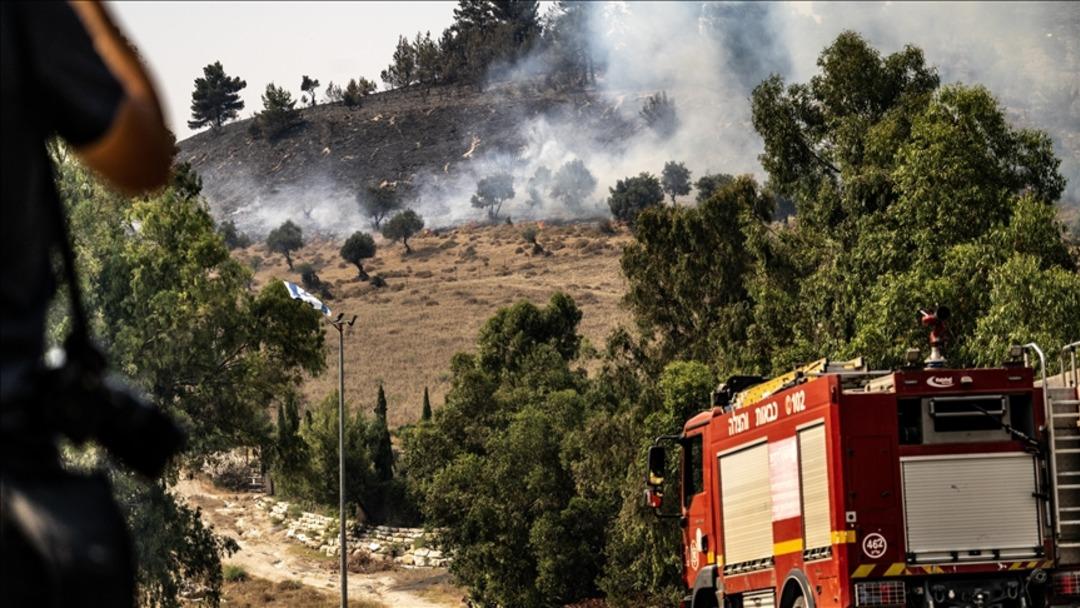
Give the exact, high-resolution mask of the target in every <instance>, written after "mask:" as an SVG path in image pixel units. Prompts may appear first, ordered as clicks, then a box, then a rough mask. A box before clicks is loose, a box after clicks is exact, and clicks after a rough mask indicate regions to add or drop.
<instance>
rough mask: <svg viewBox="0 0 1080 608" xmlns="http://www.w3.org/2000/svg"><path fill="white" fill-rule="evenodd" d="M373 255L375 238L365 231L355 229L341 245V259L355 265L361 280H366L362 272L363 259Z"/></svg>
mask: <svg viewBox="0 0 1080 608" xmlns="http://www.w3.org/2000/svg"><path fill="white" fill-rule="evenodd" d="M372 257H375V239H374V238H372V236H371V235H370V234H368V233H366V232H361V231H359V230H357V231H356V232H354V233H352V235H351V236H350V237H349V238H348V239H347V240H346V241H345V244H344V245H342V246H341V259H343V260H345V261H346V262H348V263H350V264H354V265H355V266H356V271H357V272H358V273H359V274H360V278H361V279H362V280H365V281H366V280H367V278H368V274H367V273H366V272H364V263H363V262H364V260H366V259H367V258H372Z"/></svg>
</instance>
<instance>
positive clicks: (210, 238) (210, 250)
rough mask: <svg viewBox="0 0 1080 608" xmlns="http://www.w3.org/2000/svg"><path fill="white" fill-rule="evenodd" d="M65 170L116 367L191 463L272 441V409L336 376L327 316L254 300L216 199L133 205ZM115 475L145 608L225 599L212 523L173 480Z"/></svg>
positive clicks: (96, 323)
mask: <svg viewBox="0 0 1080 608" xmlns="http://www.w3.org/2000/svg"><path fill="white" fill-rule="evenodd" d="M54 161H55V163H54V164H55V167H56V181H57V187H58V191H59V193H60V197H61V200H62V201H63V202H64V204H65V206H66V207H67V210H68V214H69V219H70V226H71V232H72V236H73V241H74V243H75V247H76V248H77V250H78V256H79V260H80V261H81V262H82V263H83V264H82V265H81V266H80V270H81V272H82V277H81V279H82V282H83V285H82V292H83V297H84V303H85V305H86V308H87V313H88V314H87V317H88V320H89V321H90V324H91V327H90V329H91V331H92V333H93V334H94V335H95V336H96V337H97V338H98V339H99V340H100V342H99V343H100V344H102V345H104V346H105V348H106V349H107V351H108V353H107V354H108V358H109V362H110V364H112V365H114V366H115V369H118V370H124V373H125V374H126V375H127V376H128V380H129V381H130V382H131V383H132V384H133V385H134V386H135V387H136V388H137V389H138V390H139V391H140V392H141V393H142V394H143V395H144V396H145V397H146V398H148V399H149V400H150V401H151V402H152V403H153V404H154V405H156V406H157V407H159V408H161V409H163V410H164V411H166V412H167V413H169V414H170V415H171V416H172V417H173V418H174V419H176V420H177V421H178V422H179V423H180V424H181V425H182V426H183V427H185V429H186V430H187V431H188V446H189V451H188V453H187V454H186V455H185V456H183V457H182V458H183V459H184V460H183V461H186V462H190V463H191V464H192V465H194V463H196V462H197V461H198V460H199V459H200V458H201V457H203V456H205V455H206V454H208V453H210V452H216V451H220V450H227V449H231V448H233V447H238V446H262V445H268V444H269V442H270V436H271V430H272V424H271V421H270V419H269V416H268V411H273V409H272V407H273V404H275V402H276V400H277V399H279V398H280V396H281V395H285V394H288V393H290V392H291V391H293V390H295V389H296V388H297V387H298V386H299V382H300V379H301V377H304V376H307V375H309V374H317V373H319V372H320V371H321V370H322V369H323V367H324V366H325V360H324V355H323V340H324V333H323V331H322V328H321V325H320V319H319V314H318V313H316V312H315V311H313V310H311V309H310V308H305V307H303V306H297V304H296V302H295V301H293V300H291V299H290V298H289V295H288V293H287V291H286V290H285V289H284V287H283V286H282V285H281V284H280V282H273V283H271V284H269V285H267V286H266V287H264V288H263V289H262V290H260V291H258V292H255V291H252V289H251V285H252V281H251V278H252V277H251V273H250V271H249V270H247V269H246V268H245V267H244V266H243V264H241V263H240V262H239V261H237V260H236V259H234V258H233V257H231V256H230V255H229V251H228V248H227V247H226V245H225V243H224V240H223V239H222V237H221V236H220V235H219V234H217V233H216V231H215V226H214V221H213V218H212V217H211V215H210V213H209V210H208V209H207V207H206V204H205V201H202V200H201V199H199V198H198V197H191V196H187V195H185V194H182V193H181V192H179V191H177V190H175V189H174V187H169V188H166V189H164V190H162V191H160V192H157V193H155V194H153V195H152V196H147V197H142V198H139V199H128V198H124V197H120V196H119V195H117V194H116V193H115V192H113V191H112V190H110V189H109V188H107V187H106V186H104V185H102V184H101V183H99V182H98V181H97V179H96V178H95V177H94V176H93V175H92V174H91V173H90V172H89V171H88V170H87V169H85V168H83V167H82V166H81V165H78V164H76V163H75V162H73V161H72V160H71V159H70V156H68V155H65V154H57V155H55V156H54ZM133 226H138V229H137V230H134V229H133V228H132V227H133ZM58 311H59V313H58V314H56V315H50V327H49V334H50V336H54V337H59V336H62V335H63V332H64V331H65V329H64V328H65V327H67V326H69V324H70V320H69V319H66V318H64V315H63V312H62V309H58ZM163 336H167V339H163ZM268 405H269V406H270V408H269V409H268ZM95 452H96V451H95ZM93 453H94V452H91V453H90V454H91V456H92V455H93ZM96 453H98V454H100V452H96ZM183 461H182V462H183ZM80 464H81V463H80ZM179 464H180V463H179V462H178V463H176V466H179ZM114 466H115V465H112V464H109V463H106V462H101V461H99V464H98V468H100V469H103V470H104V471H105V472H107V473H108V474H109V475H110V477H111V481H112V484H113V489H114V497H115V499H116V500H117V502H118V504H120V505H121V509H122V511H123V512H124V514H125V517H126V519H127V522H128V526H129V528H130V529H131V530H132V531H133V534H132V541H133V546H134V551H135V557H136V559H135V563H136V564H137V567H138V571H137V578H136V582H137V585H138V591H137V601H138V603H139V604H140V605H154V606H166V607H176V606H180V605H181V598H180V597H179V596H180V591H181V589H182V588H184V587H188V586H198V587H200V588H203V589H205V590H206V592H207V601H208V602H209V603H211V604H213V603H214V602H216V600H217V598H218V597H219V596H220V591H221V583H222V581H221V563H220V557H221V555H222V554H228V553H229V552H230V551H232V550H235V547H236V545H235V544H234V543H232V542H231V541H228V539H226V538H224V537H219V536H217V535H216V534H215V533H214V532H213V530H212V529H210V528H208V527H206V526H204V525H203V523H202V520H201V518H200V517H199V514H198V509H196V508H190V507H188V506H186V505H184V504H183V503H182V502H181V501H178V500H177V499H176V498H175V497H174V494H173V493H172V492H170V491H168V490H167V485H166V483H167V482H166V483H157V482H152V483H148V482H144V481H141V480H138V479H136V478H135V477H134V476H133V475H132V474H130V473H127V472H124V471H122V470H118V469H115V468H114ZM175 474H176V468H173V469H172V470H171V471H170V472H169V474H167V475H166V476H165V479H166V480H168V479H170V478H173V479H175Z"/></svg>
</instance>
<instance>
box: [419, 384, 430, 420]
mask: <svg viewBox="0 0 1080 608" xmlns="http://www.w3.org/2000/svg"><path fill="white" fill-rule="evenodd" d="M420 420H423V421H425V422H426V421H428V420H431V399H430V398H428V387H426V386H425V387H424V406H423V407H422V408H421V409H420Z"/></svg>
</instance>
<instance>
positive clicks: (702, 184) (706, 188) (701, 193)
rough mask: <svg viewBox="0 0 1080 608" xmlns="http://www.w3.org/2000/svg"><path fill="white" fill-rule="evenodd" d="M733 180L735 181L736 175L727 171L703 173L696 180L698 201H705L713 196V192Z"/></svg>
mask: <svg viewBox="0 0 1080 608" xmlns="http://www.w3.org/2000/svg"><path fill="white" fill-rule="evenodd" d="M733 181H735V176H734V175H728V174H727V173H706V174H705V175H702V176H701V177H699V178H698V180H697V181H696V182H694V188H695V189H697V202H698V203H699V204H700V203H704V202H705V201H707V200H709V199H710V198H712V195H713V194H715V193H716V192H717V191H719V190H720V189H721V188H723V187H724V186H727V185H728V184H730V183H731V182H733Z"/></svg>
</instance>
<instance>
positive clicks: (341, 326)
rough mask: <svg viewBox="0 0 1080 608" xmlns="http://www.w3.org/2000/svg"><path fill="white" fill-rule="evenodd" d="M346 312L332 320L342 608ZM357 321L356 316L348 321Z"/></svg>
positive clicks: (345, 592) (345, 586)
mask: <svg viewBox="0 0 1080 608" xmlns="http://www.w3.org/2000/svg"><path fill="white" fill-rule="evenodd" d="M344 318H345V314H344V313H342V314H339V315H338V317H337V319H335V320H333V321H330V324H331V325H333V326H334V329H336V330H337V331H338V522H339V523H338V530H339V532H340V535H341V536H340V538H339V539H338V555H339V556H340V557H341V608H347V607H348V604H349V550H348V545H347V544H346V540H345V325H346V323H345V321H344ZM353 323H356V316H355V315H353V318H352V319H351V320H350V321H349V322H348V323H347V325H348V326H349V327H352V324H353Z"/></svg>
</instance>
